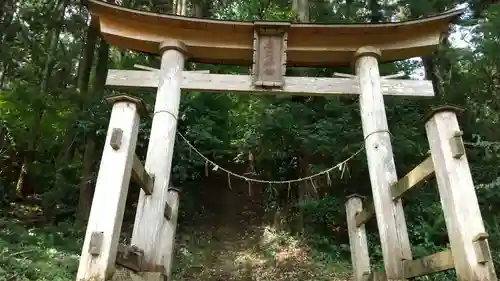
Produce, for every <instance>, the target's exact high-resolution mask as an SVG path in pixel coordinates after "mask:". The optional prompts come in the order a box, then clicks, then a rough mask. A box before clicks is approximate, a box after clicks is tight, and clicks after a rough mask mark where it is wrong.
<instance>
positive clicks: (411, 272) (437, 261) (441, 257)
mask: <svg viewBox="0 0 500 281" xmlns="http://www.w3.org/2000/svg"><path fill="white" fill-rule="evenodd" d="M403 266H404V271H405V278H407V279H409V278H414V277H418V276H423V275H428V274H432V273H437V272H441V271H446V270H450V269H453V268H454V267H455V265H454V263H453V255H452V254H451V251H450V250H444V251H442V252H438V253H435V254H432V255H429V256H426V257H423V258H420V259H416V260H405V261H403Z"/></svg>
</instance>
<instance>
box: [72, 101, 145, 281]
mask: <svg viewBox="0 0 500 281" xmlns="http://www.w3.org/2000/svg"><path fill="white" fill-rule="evenodd" d="M139 118H140V117H139V114H138V112H137V108H136V105H135V104H134V103H133V102H126V101H120V102H116V103H115V104H114V105H113V109H112V111H111V118H110V120H109V126H108V132H107V136H106V143H105V145H104V149H103V153H102V158H101V163H100V166H99V173H98V176H97V181H96V186H95V193H94V199H93V201H92V208H91V211H90V217H89V220H88V224H87V232H86V234H85V240H84V242H83V250H82V254H81V258H80V264H79V267H78V273H77V278H76V279H77V280H96V281H104V280H108V279H109V278H110V277H111V276H112V274H113V272H114V268H115V259H116V252H117V246H118V239H119V236H120V231H121V226H122V220H123V212H124V209H125V201H126V198H127V192H128V188H129V183H130V175H131V172H132V163H133V157H134V152H135V146H136V143H137V134H138V130H139ZM114 128H120V129H121V131H122V137H121V145H120V148H119V149H116V150H115V149H113V148H112V147H111V146H110V145H109V142H110V140H111V135H112V132H113V129H114ZM93 232H101V235H100V236H101V238H102V240H101V241H100V242H101V243H100V247H99V248H100V249H99V253H94V255H92V254H91V253H89V246H90V240H91V237H92V233H93Z"/></svg>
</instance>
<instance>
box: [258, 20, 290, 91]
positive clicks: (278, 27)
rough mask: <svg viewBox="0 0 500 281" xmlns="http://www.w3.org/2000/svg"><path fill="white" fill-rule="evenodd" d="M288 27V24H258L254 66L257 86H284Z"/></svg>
mask: <svg viewBox="0 0 500 281" xmlns="http://www.w3.org/2000/svg"><path fill="white" fill-rule="evenodd" d="M287 27H288V24H287V23H256V29H255V38H254V39H255V41H254V65H253V75H254V84H255V86H257V87H268V88H269V87H272V88H274V87H282V86H283V75H284V74H285V64H286V62H285V58H286V55H285V52H286V28H287Z"/></svg>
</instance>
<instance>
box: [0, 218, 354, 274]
mask: <svg viewBox="0 0 500 281" xmlns="http://www.w3.org/2000/svg"><path fill="white" fill-rule="evenodd" d="M83 235H84V233H83V231H81V230H79V231H75V230H73V225H71V224H67V225H66V224H59V225H58V226H57V227H56V226H50V227H49V226H46V227H40V228H36V227H31V226H26V225H24V224H23V223H22V222H21V221H19V220H17V219H13V218H6V217H0V281H35V280H36V281H70V280H74V278H75V276H76V271H77V268H78V258H79V254H80V251H81V245H82V242H83V241H82V240H83ZM177 238H178V239H177V240H178V241H177V251H176V258H175V263H174V273H173V280H175V281H195V280H196V281H198V280H203V281H230V280H238V281H240V280H241V281H247V280H248V281H250V280H252V281H294V280H311V281H327V280H328V281H336V280H349V278H348V276H349V275H350V274H349V272H350V268H349V265H348V263H344V262H339V261H338V260H336V259H335V258H332V257H331V256H328V254H325V253H324V252H319V251H317V250H315V249H313V248H311V247H309V246H308V243H306V241H304V240H301V239H298V238H296V237H293V236H290V235H288V234H287V233H286V232H279V231H276V230H275V229H273V228H271V227H264V226H263V227H258V226H252V227H249V228H247V230H246V231H241V229H235V228H234V227H228V226H220V227H213V228H212V229H211V230H207V229H200V228H199V227H197V228H192V229H184V231H183V232H182V233H179V234H178V237H177Z"/></svg>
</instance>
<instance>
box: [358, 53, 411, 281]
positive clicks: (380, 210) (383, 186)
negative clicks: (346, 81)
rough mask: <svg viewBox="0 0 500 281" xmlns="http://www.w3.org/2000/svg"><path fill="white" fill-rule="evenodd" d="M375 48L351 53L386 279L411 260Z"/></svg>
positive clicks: (400, 275)
mask: <svg viewBox="0 0 500 281" xmlns="http://www.w3.org/2000/svg"><path fill="white" fill-rule="evenodd" d="M380 56H381V53H380V51H379V50H378V49H377V48H374V47H371V46H366V47H362V48H359V49H358V50H357V52H356V54H355V68H356V76H357V78H358V80H359V90H360V96H359V104H360V110H361V122H362V127H363V135H364V138H365V150H366V156H367V161H368V170H369V173H370V182H371V187H372V193H373V204H374V206H375V211H376V212H375V213H376V218H377V225H378V230H379V235H380V244H381V246H382V254H383V260H384V268H385V273H386V276H387V280H404V272H403V260H411V259H412V253H411V246H410V240H409V238H408V231H407V228H406V220H405V217H404V213H403V206H402V203H401V199H398V200H395V201H393V199H392V194H391V189H390V187H391V185H392V184H393V183H395V182H397V180H398V177H397V174H396V166H395V164H394V157H393V152H392V145H391V134H390V132H389V127H388V125H387V117H386V113H385V105H384V98H383V95H382V92H381V87H380V79H381V78H380V73H379V68H378V59H379V58H380Z"/></svg>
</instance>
